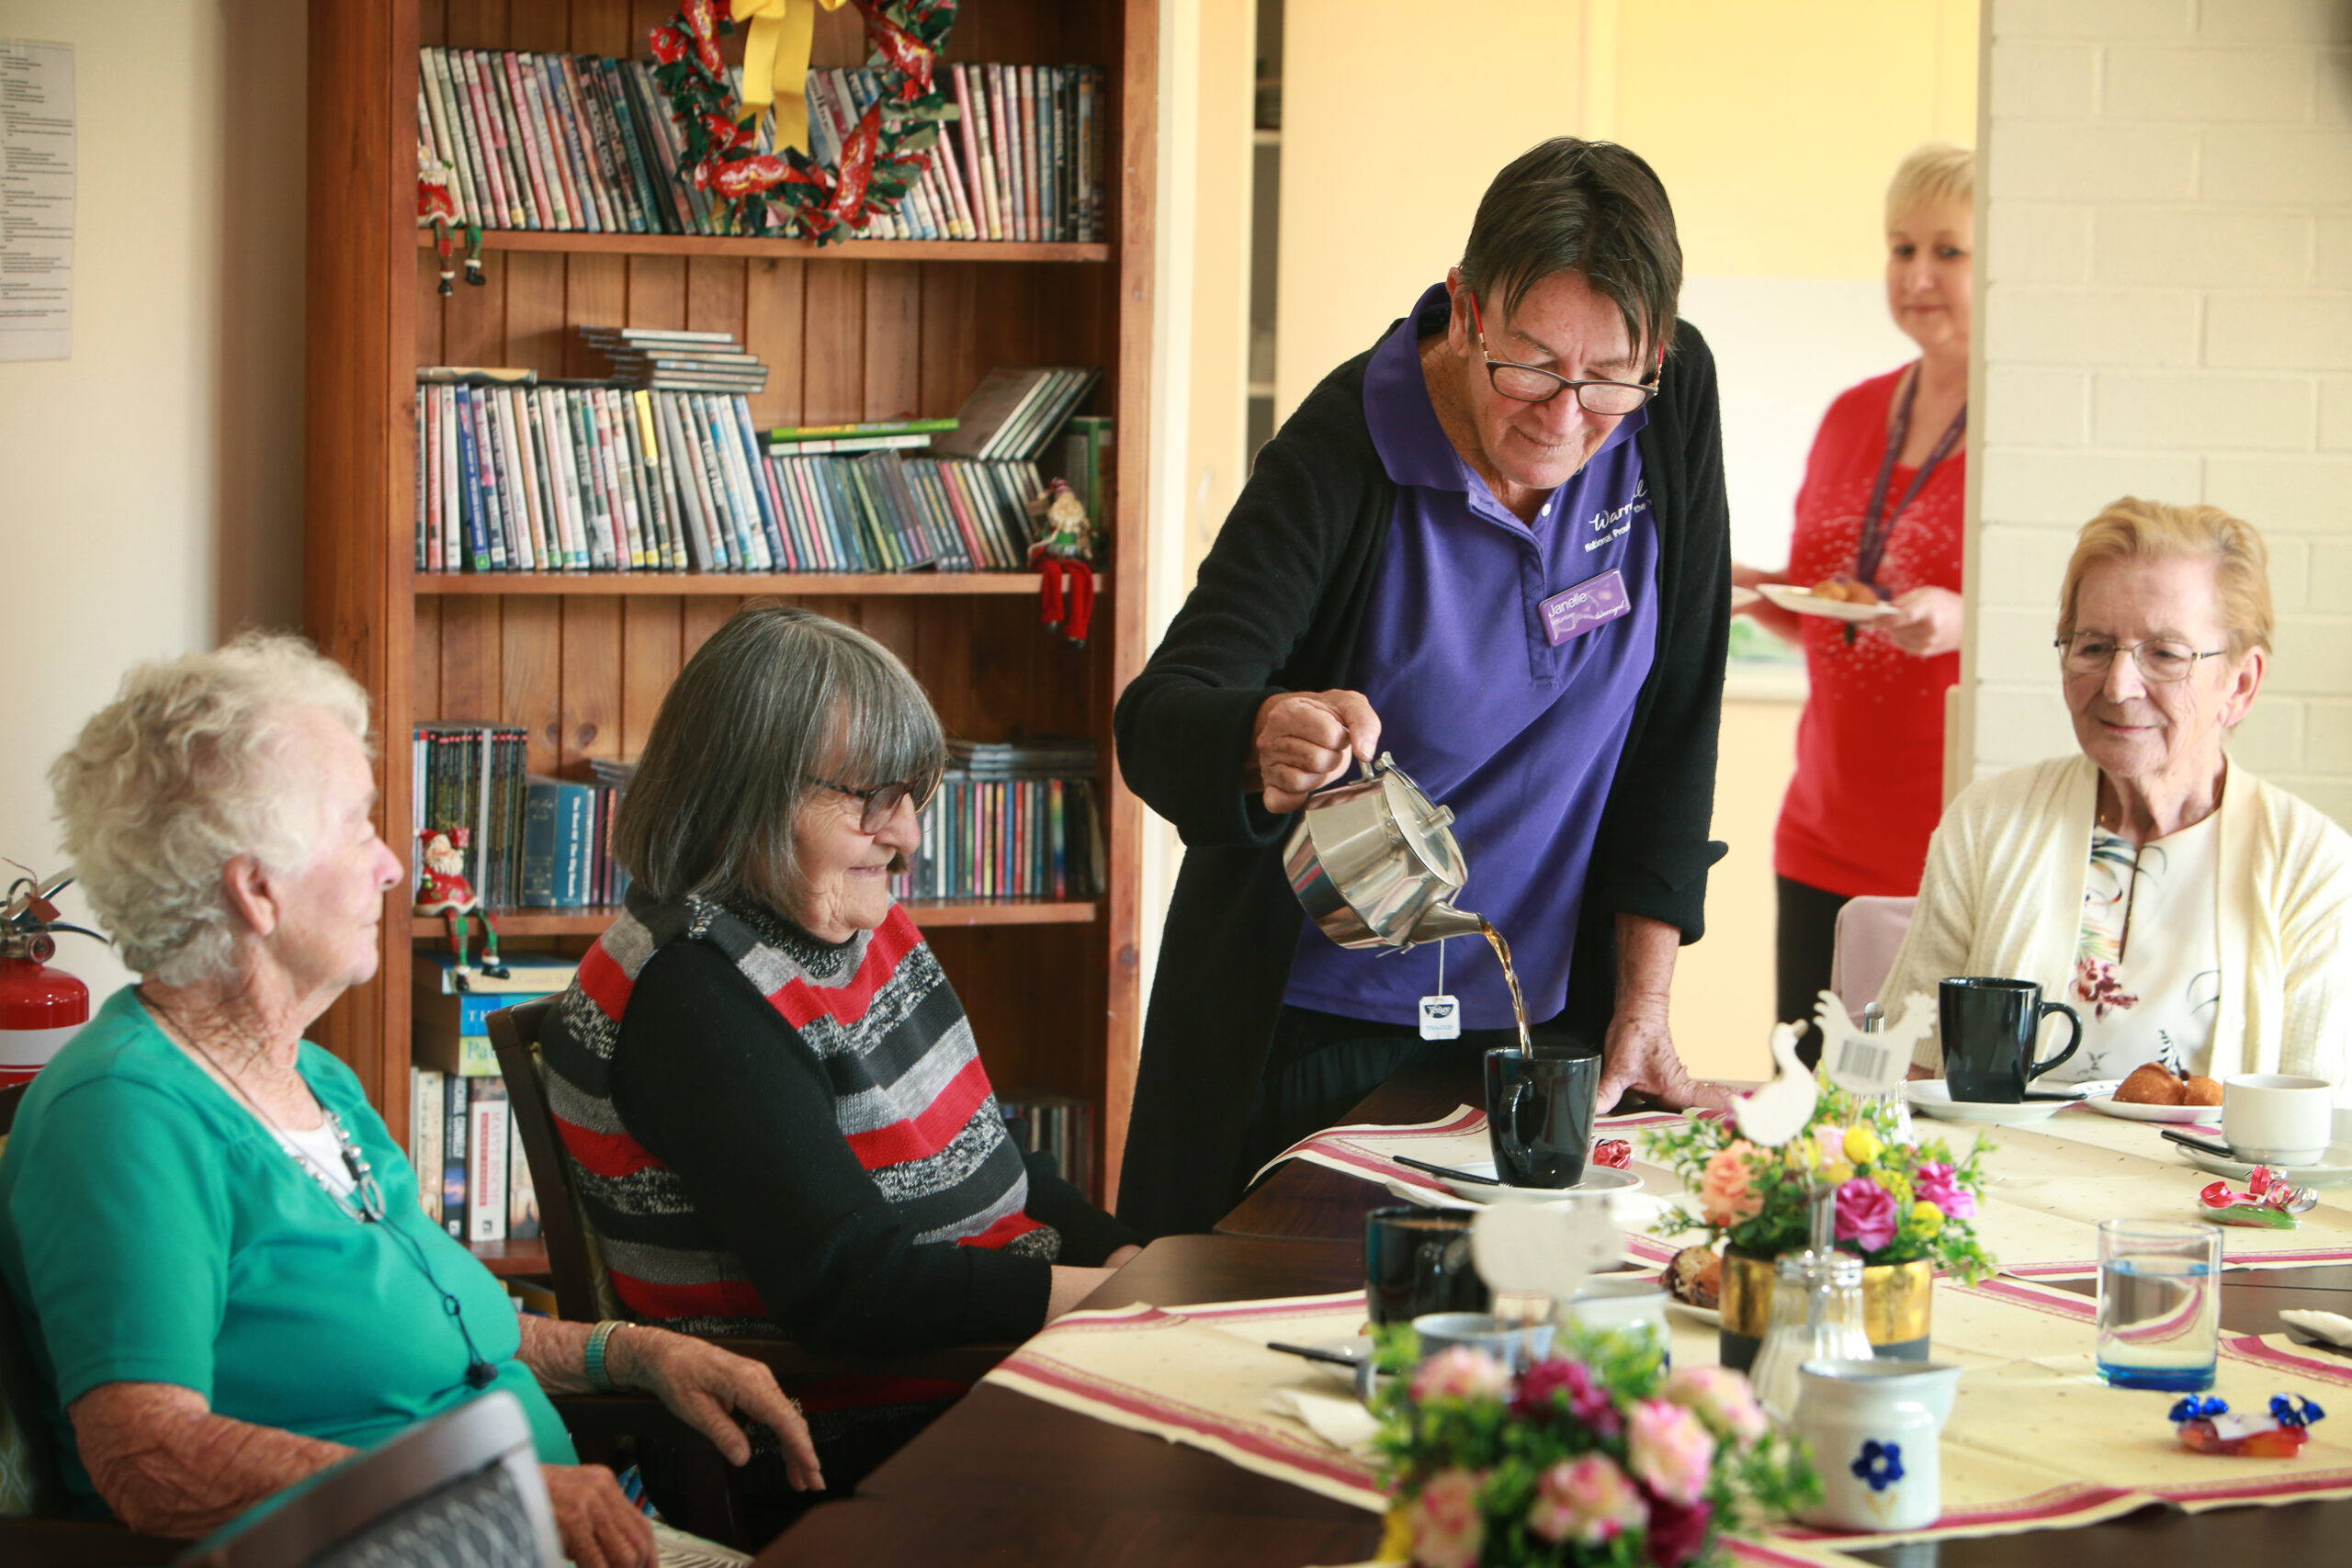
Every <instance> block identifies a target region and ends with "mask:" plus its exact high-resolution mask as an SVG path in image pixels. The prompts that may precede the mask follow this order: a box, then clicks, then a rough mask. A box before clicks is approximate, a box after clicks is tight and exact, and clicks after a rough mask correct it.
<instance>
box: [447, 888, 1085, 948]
mask: <svg viewBox="0 0 2352 1568" xmlns="http://www.w3.org/2000/svg"><path fill="white" fill-rule="evenodd" d="M906 908H907V913H908V914H910V915H912V916H913V917H914V918H915V924H916V925H918V926H921V927H922V929H923V930H925V931H935V930H939V929H941V928H944V927H952V926H1058V925H1086V924H1089V923H1091V922H1092V921H1094V920H1096V919H1101V917H1102V913H1103V908H1102V905H1101V904H1100V903H1099V902H1098V901H1097V900H1095V899H1091V898H1077V899H1055V898H974V899H961V900H956V899H941V900H915V901H910V902H909V903H908V905H907V907H906ZM618 913H620V911H619V910H618V909H617V908H614V907H612V906H611V905H605V904H598V905H592V906H590V907H589V908H584V909H496V910H492V918H493V919H496V920H497V921H498V933H499V935H500V936H501V937H509V936H601V935H603V934H604V931H605V927H606V926H608V925H611V924H612V923H613V917H614V916H615V915H616V914H618ZM409 934H410V935H411V936H413V937H415V938H417V939H418V940H420V941H423V940H425V939H428V938H433V937H443V938H446V937H447V935H448V934H449V928H448V925H447V922H446V921H444V920H443V919H441V917H440V916H438V915H411V916H410V917H409ZM477 934H479V933H477Z"/></svg>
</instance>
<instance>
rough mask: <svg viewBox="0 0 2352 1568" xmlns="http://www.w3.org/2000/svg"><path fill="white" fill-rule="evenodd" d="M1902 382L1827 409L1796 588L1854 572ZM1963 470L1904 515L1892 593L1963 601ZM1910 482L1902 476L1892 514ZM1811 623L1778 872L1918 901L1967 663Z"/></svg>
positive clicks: (1890, 558)
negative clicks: (1921, 592)
mask: <svg viewBox="0 0 2352 1568" xmlns="http://www.w3.org/2000/svg"><path fill="white" fill-rule="evenodd" d="M1902 379H1903V372H1902V371H1900V370H1895V371H1890V372H1889V373H1888V374H1886V375H1884V376H1877V377H1873V378H1871V379H1870V380H1867V381H1864V382H1862V383H1861V384H1860V386H1857V387H1853V388H1849V389H1848V390H1846V391H1845V392H1843V393H1841V394H1840V395H1839V396H1838V400H1837V401H1836V402H1834V403H1832V404H1830V405H1829V412H1828V413H1827V414H1826V415H1825V416H1824V417H1823V419H1822V421H1821V429H1820V431H1819V432H1818V433H1817V434H1815V436H1814V438H1813V455H1812V456H1811V457H1809V458H1808V459H1806V462H1805V472H1804V487H1803V488H1802V489H1800V490H1799V491H1797V504H1796V529H1795V534H1794V536H1793V537H1792V539H1791V540H1790V542H1789V581H1792V582H1794V583H1798V584H1800V585H1804V586H1810V585H1811V584H1813V583H1815V582H1816V581H1820V580H1821V579H1823V578H1825V577H1838V576H1851V575H1853V572H1854V566H1855V553H1856V551H1857V550H1858V549H1859V548H1860V544H1861V533H1862V516H1863V513H1865V512H1866V511H1867V510H1868V509H1869V507H1870V501H1871V483H1872V481H1874V480H1875V479H1877V478H1878V466H1879V461H1880V459H1881V458H1882V457H1883V456H1884V455H1885V452H1886V436H1887V414H1888V412H1889V406H1890V404H1891V403H1892V402H1893V401H1894V394H1895V391H1896V389H1898V387H1899V386H1900V384H1901V382H1902ZM1966 472H1967V468H1966V455H1965V453H1964V451H1963V452H1955V453H1953V454H1952V455H1951V457H1947V458H1945V459H1944V460H1943V461H1942V462H1941V463H1939V464H1938V465H1937V466H1936V470H1935V472H1934V473H1933V474H1932V475H1930V476H1929V477H1928V482H1927V484H1926V485H1924V486H1923V487H1921V489H1920V491H1919V493H1918V494H1917V496H1916V497H1914V498H1913V499H1912V502H1911V504H1910V505H1909V506H1908V507H1906V508H1905V509H1904V512H1903V514H1902V515H1901V516H1900V517H1899V518H1897V519H1896V521H1895V525H1894V532H1893V533H1892V534H1891V535H1890V536H1888V538H1887V543H1886V552H1885V554H1884V556H1883V558H1881V560H1880V563H1879V569H1878V581H1879V583H1880V584H1881V585H1882V586H1883V587H1884V588H1885V589H1886V590H1887V592H1889V593H1890V594H1894V595H1900V594H1903V593H1905V592H1908V591H1910V590H1911V589H1914V588H1928V587H1933V588H1949V589H1951V590H1952V591H1953V592H1959V590H1960V562H1961V522H1962V513H1963V511H1964V497H1965V491H1966V487H1967V479H1966ZM1912 473H1913V470H1912V469H1910V468H1896V469H1895V470H1894V479H1893V480H1892V482H1891V483H1890V484H1889V485H1888V487H1887V490H1888V493H1887V500H1886V503H1887V504H1888V505H1889V506H1893V505H1894V502H1896V501H1897V500H1898V499H1899V498H1900V497H1901V496H1902V494H1903V491H1905V489H1907V488H1908V487H1909V485H1910V482H1911V478H1912ZM1803 622H1804V661H1805V672H1806V674H1807V675H1808V676H1809V677H1811V681H1812V694H1811V695H1810V696H1809V697H1808V698H1807V699H1806V702H1805V705H1804V717H1803V718H1802V719H1801V720H1800V721H1799V723H1798V726H1797V770H1796V776H1795V777H1794V778H1793V779H1792V780H1791V781H1790V783H1789V793H1788V797H1787V799H1786V800H1785V801H1783V802H1782V804H1781V823H1780V829H1779V830H1778V832H1777V833H1775V834H1774V837H1773V846H1772V868H1773V869H1774V870H1775V871H1777V872H1779V873H1780V874H1781V875H1782V876H1786V877H1789V878H1791V879H1792V880H1794V881H1798V882H1803V883H1807V884H1810V885H1811V886H1815V887H1819V888H1823V889H1825V890H1826V891H1828V892H1831V893H1840V894H1846V895H1849V896H1851V895H1856V894H1880V895H1888V896H1894V897H1904V896H1907V895H1910V894H1915V893H1917V892H1918V891H1919V870H1920V867H1921V866H1922V865H1924V864H1925V863H1926V862H1927V858H1928V835H1929V834H1930V833H1932V832H1934V831H1935V827H1936V818H1938V816H1939V815H1940V814H1941V811H1942V807H1943V766H1944V739H1943V729H1944V689H1945V688H1946V687H1948V686H1950V685H1951V684H1952V683H1953V682H1956V681H1958V680H1959V679H1960V655H1959V654H1957V653H1947V654H1942V655H1939V656H1938V657H1936V658H1934V659H1920V658H1917V656H1915V655H1912V654H1909V653H1905V652H1904V651H1903V650H1902V649H1899V648H1897V647H1895V646H1894V644H1893V643H1891V642H1889V641H1888V640H1887V639H1886V638H1885V637H1883V636H1882V635H1880V634H1879V633H1877V632H1875V631H1869V630H1862V631H1860V632H1859V634H1858V635H1857V636H1856V637H1855V638H1854V640H1853V641H1852V642H1851V643H1849V642H1848V641H1847V640H1846V627H1845V625H1844V623H1842V622H1838V621H1833V620H1829V619H1826V618H1825V617H1821V616H1815V615H1807V616H1804V617H1803Z"/></svg>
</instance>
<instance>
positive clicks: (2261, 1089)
mask: <svg viewBox="0 0 2352 1568" xmlns="http://www.w3.org/2000/svg"><path fill="white" fill-rule="evenodd" d="M2334 1130H2335V1087H2334V1086H2333V1085H2331V1084H2330V1083H2329V1082H2328V1081H2327V1080H2326V1079H2325V1078H2306V1077H2294V1076H2293V1075H2291V1074H2288V1073H2243V1074H2240V1075H2239V1076H2238V1077H2233V1078H2228V1079H2225V1080H2223V1082H2222V1141H2223V1142H2225V1143H2227V1144H2228V1145H2230V1152H2231V1153H2232V1154H2233V1155H2235V1156H2237V1157H2238V1158H2240V1159H2242V1160H2246V1161H2250V1162H2251V1163H2253V1164H2256V1165H2283V1166H2289V1167H2293V1166H2298V1165H2315V1164H2317V1163H2318V1162H2319V1161H2320V1159H2321V1158H2322V1157H2323V1156H2325V1155H2326V1153H2327V1143H2328V1134H2330V1133H2332V1132H2333V1131H2334Z"/></svg>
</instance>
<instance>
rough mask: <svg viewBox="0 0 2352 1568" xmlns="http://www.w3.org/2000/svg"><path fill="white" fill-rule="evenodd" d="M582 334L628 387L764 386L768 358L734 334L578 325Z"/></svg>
mask: <svg viewBox="0 0 2352 1568" xmlns="http://www.w3.org/2000/svg"><path fill="white" fill-rule="evenodd" d="M580 335H581V337H582V339H584V340H585V341H586V342H587V344H588V346H589V347H590V348H593V349H594V350H595V351H596V352H597V353H599V354H601V355H604V356H605V358H606V359H608V360H610V361H611V362H612V367H613V377H612V378H613V379H614V380H615V381H617V382H620V383H622V384H624V385H626V386H630V387H645V388H649V389H653V390H657V391H674V392H741V393H742V394H743V395H744V396H746V397H756V396H757V395H759V394H760V393H762V392H763V391H765V390H767V385H768V367H767V362H766V361H765V360H763V359H762V358H761V357H760V356H759V355H756V354H753V353H752V352H751V350H749V349H747V348H745V347H744V346H743V345H742V344H740V343H737V342H736V341H735V334H734V333H683V332H670V331H667V330H665V329H662V328H658V327H582V328H581V329H580Z"/></svg>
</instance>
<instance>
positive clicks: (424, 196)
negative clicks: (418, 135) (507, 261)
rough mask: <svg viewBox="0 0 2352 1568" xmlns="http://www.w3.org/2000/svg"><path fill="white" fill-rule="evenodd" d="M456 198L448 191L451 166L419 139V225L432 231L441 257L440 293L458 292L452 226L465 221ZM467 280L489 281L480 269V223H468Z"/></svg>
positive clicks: (434, 245)
mask: <svg viewBox="0 0 2352 1568" xmlns="http://www.w3.org/2000/svg"><path fill="white" fill-rule="evenodd" d="M462 218H463V215H462V214H461V213H459V212H458V199H457V197H453V196H451V195H450V194H449V165H448V164H444V163H443V162H441V160H440V159H438V158H436V157H435V156H434V155H433V150H432V149H431V148H429V147H427V146H426V145H425V144H424V142H422V141H420V142H418V143H417V144H416V226H417V227H418V228H420V229H430V230H432V231H433V248H434V250H435V252H436V253H438V254H439V255H440V257H441V292H442V293H443V294H445V295H446V294H454V293H455V292H457V291H456V290H455V289H453V288H450V287H449V280H450V279H451V278H452V277H453V276H456V274H454V273H452V272H451V271H450V270H449V261H450V253H451V251H452V250H454V249H455V248H456V242H455V240H454V238H453V237H452V235H451V234H450V226H451V225H452V224H456V223H458V222H460V221H461V220H462ZM465 231H466V281H467V282H468V283H469V284H474V285H477V286H479V285H481V284H483V283H486V282H488V281H489V280H488V279H487V278H485V277H484V276H482V271H481V225H480V224H478V223H467V224H465Z"/></svg>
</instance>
